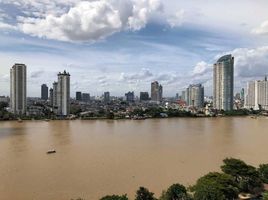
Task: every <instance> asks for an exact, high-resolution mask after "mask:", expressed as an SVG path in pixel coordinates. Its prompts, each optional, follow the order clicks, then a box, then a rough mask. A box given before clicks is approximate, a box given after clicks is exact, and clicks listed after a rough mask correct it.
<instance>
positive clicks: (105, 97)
mask: <svg viewBox="0 0 268 200" xmlns="http://www.w3.org/2000/svg"><path fill="white" fill-rule="evenodd" d="M103 97H104V99H103V100H104V102H105V103H109V102H110V92H104V94H103Z"/></svg>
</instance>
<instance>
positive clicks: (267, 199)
mask: <svg viewBox="0 0 268 200" xmlns="http://www.w3.org/2000/svg"><path fill="white" fill-rule="evenodd" d="M262 196H263V198H262V199H263V200H268V192H264V193H263V194H262Z"/></svg>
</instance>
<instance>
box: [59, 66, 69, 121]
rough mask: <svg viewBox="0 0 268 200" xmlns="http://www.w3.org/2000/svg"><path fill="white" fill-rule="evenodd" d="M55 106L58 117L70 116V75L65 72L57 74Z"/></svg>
mask: <svg viewBox="0 0 268 200" xmlns="http://www.w3.org/2000/svg"><path fill="white" fill-rule="evenodd" d="M57 106H58V109H57V114H58V115H62V116H67V115H69V114H70V74H69V73H67V72H66V71H64V72H63V73H59V74H58V86H57Z"/></svg>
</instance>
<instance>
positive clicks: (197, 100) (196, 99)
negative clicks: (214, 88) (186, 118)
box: [186, 84, 204, 108]
mask: <svg viewBox="0 0 268 200" xmlns="http://www.w3.org/2000/svg"><path fill="white" fill-rule="evenodd" d="M186 91H187V92H186V93H187V102H186V103H187V105H188V106H194V107H197V108H202V107H204V87H203V86H202V84H195V85H190V86H189V87H188V88H187V90H186Z"/></svg>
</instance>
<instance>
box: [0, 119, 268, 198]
mask: <svg viewBox="0 0 268 200" xmlns="http://www.w3.org/2000/svg"><path fill="white" fill-rule="evenodd" d="M267 130H268V120H267V119H265V118H260V119H257V120H255V119H251V118H200V119H199V118H196V119H183V118H182V119H155V120H144V121H124V120H122V121H51V122H34V121H29V122H23V123H17V122H0V159H1V162H0V181H1V182H0V183H1V184H0V196H1V199H3V200H5V199H21V200H24V199H25V200H28V199H41V200H47V199H50V200H53V199H55V200H61V199H62V200H63V199H64V200H69V199H71V198H76V197H83V198H86V199H93V200H94V199H98V198H99V197H101V196H103V195H105V194H114V193H116V194H124V193H128V194H129V195H130V196H131V197H133V196H134V192H135V190H136V189H137V188H138V187H139V186H141V185H142V186H145V187H148V188H150V190H152V191H153V192H155V193H156V195H159V194H160V193H161V191H162V189H165V188H167V187H168V186H169V185H171V184H172V183H175V182H180V183H183V184H185V185H189V184H192V183H194V181H195V180H196V179H197V178H198V177H200V176H201V175H203V174H205V173H207V172H209V171H215V170H219V167H220V165H221V161H222V159H224V158H225V157H230V156H233V157H238V158H241V159H244V160H245V161H247V162H249V163H250V164H254V165H257V164H259V163H268V157H267V152H266V148H265V147H266V143H267V141H268V134H267ZM54 148H55V149H56V150H57V153H56V154H53V155H47V154H46V151H47V150H49V149H54Z"/></svg>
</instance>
